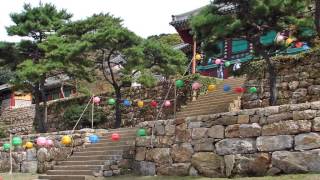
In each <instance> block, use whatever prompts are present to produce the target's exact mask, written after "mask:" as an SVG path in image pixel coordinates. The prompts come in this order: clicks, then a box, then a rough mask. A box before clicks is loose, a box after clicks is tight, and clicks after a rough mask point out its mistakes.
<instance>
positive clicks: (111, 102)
mask: <svg viewBox="0 0 320 180" xmlns="http://www.w3.org/2000/svg"><path fill="white" fill-rule="evenodd" d="M115 103H116V100H114V99H113V98H110V99H109V100H108V104H109V105H114V104H115Z"/></svg>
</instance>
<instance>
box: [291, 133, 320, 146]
mask: <svg viewBox="0 0 320 180" xmlns="http://www.w3.org/2000/svg"><path fill="white" fill-rule="evenodd" d="M294 142H295V146H294V149H295V150H308V149H316V148H320V135H319V134H317V133H313V132H311V133H306V134H299V135H296V136H295V137H294Z"/></svg>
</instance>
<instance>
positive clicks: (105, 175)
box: [103, 171, 113, 177]
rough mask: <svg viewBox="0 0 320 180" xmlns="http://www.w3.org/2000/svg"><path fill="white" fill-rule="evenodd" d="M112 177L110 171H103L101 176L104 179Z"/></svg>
mask: <svg viewBox="0 0 320 180" xmlns="http://www.w3.org/2000/svg"><path fill="white" fill-rule="evenodd" d="M112 175H113V172H112V171H103V176H104V177H111V176H112Z"/></svg>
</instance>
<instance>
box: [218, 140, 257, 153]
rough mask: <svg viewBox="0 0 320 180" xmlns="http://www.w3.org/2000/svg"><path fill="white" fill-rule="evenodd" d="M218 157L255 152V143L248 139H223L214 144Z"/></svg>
mask: <svg viewBox="0 0 320 180" xmlns="http://www.w3.org/2000/svg"><path fill="white" fill-rule="evenodd" d="M215 147H216V152H217V154H219V155H227V154H244V153H254V152H256V142H255V140H253V139H249V138H243V139H239V138H233V139H223V140H221V141H219V142H217V143H216V144H215Z"/></svg>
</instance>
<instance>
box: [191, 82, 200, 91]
mask: <svg viewBox="0 0 320 180" xmlns="http://www.w3.org/2000/svg"><path fill="white" fill-rule="evenodd" d="M200 87H201V84H200V83H198V82H195V83H193V84H192V89H193V90H198V89H200Z"/></svg>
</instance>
